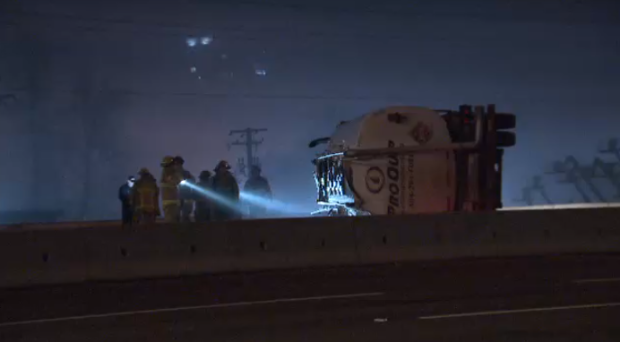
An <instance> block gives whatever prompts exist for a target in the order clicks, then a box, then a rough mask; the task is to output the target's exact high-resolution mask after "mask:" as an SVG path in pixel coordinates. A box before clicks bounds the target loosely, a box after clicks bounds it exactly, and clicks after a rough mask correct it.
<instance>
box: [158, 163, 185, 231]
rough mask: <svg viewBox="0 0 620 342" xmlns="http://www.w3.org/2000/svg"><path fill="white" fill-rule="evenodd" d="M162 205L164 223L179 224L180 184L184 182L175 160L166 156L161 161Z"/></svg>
mask: <svg viewBox="0 0 620 342" xmlns="http://www.w3.org/2000/svg"><path fill="white" fill-rule="evenodd" d="M161 167H162V172H161V180H160V187H161V204H162V206H163V209H164V221H165V222H167V223H176V222H179V215H180V202H179V184H180V183H181V181H182V180H183V175H182V174H181V172H180V169H179V167H178V165H176V163H175V162H174V158H173V157H171V156H166V157H164V158H163V160H162V161H161Z"/></svg>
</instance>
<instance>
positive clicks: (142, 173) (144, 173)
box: [138, 167, 151, 176]
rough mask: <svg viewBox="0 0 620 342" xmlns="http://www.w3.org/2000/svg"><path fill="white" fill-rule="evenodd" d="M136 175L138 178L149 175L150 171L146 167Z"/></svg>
mask: <svg viewBox="0 0 620 342" xmlns="http://www.w3.org/2000/svg"><path fill="white" fill-rule="evenodd" d="M138 174H139V175H140V176H144V175H150V174H151V171H149V169H147V168H146V167H143V168H141V169H140V171H138Z"/></svg>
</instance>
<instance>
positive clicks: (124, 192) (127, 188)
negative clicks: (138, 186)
mask: <svg viewBox="0 0 620 342" xmlns="http://www.w3.org/2000/svg"><path fill="white" fill-rule="evenodd" d="M135 181H136V178H135V177H134V176H129V177H127V181H126V182H125V183H124V184H123V185H121V187H120V188H119V189H118V199H119V200H120V201H121V206H122V207H121V210H122V213H123V217H122V220H123V226H131V221H132V218H133V212H132V208H131V188H132V187H133V186H134V183H135Z"/></svg>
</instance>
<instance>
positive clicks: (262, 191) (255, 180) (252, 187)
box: [243, 165, 271, 218]
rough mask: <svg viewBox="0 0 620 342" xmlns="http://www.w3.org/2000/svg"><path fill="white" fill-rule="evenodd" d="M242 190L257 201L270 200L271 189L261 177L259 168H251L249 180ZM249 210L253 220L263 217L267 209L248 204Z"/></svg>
mask: <svg viewBox="0 0 620 342" xmlns="http://www.w3.org/2000/svg"><path fill="white" fill-rule="evenodd" d="M243 190H244V191H245V192H247V193H249V194H252V195H254V196H256V198H257V199H261V200H264V201H269V200H271V187H270V186H269V181H267V179H266V178H265V177H263V176H261V169H260V167H259V166H256V165H254V166H252V170H251V172H250V178H249V179H248V180H247V182H245V186H244V188H243ZM249 209H250V217H253V218H260V217H264V216H265V214H266V212H267V208H265V206H264V205H260V204H258V203H250V205H249Z"/></svg>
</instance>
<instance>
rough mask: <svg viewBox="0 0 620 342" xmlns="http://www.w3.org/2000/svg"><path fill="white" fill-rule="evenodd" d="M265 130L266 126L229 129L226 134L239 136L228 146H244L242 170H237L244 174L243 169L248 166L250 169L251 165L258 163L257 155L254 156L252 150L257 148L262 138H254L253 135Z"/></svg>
mask: <svg viewBox="0 0 620 342" xmlns="http://www.w3.org/2000/svg"><path fill="white" fill-rule="evenodd" d="M266 131H267V129H266V128H246V129H239V130H231V131H230V133H229V134H228V135H229V136H233V135H238V136H239V138H238V139H237V140H235V141H233V142H232V143H230V144H229V146H244V147H245V153H246V160H245V163H243V166H242V168H243V170H239V171H240V172H241V173H242V174H244V175H245V169H248V168H249V169H251V168H252V166H254V165H256V166H259V165H260V161H259V160H258V157H254V150H255V149H258V146H259V145H260V144H262V143H263V141H264V139H262V138H261V139H260V140H257V139H255V137H256V135H257V134H258V133H260V132H266ZM240 164H241V163H240Z"/></svg>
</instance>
